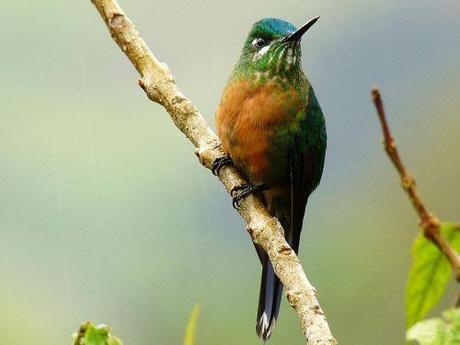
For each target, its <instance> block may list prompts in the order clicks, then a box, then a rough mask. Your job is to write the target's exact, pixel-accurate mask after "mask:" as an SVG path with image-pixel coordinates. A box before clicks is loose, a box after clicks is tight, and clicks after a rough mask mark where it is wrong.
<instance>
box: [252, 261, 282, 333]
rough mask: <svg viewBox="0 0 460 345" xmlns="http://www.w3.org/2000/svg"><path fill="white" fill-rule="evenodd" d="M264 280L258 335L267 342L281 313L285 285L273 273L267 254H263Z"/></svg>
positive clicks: (260, 298) (258, 318)
mask: <svg viewBox="0 0 460 345" xmlns="http://www.w3.org/2000/svg"><path fill="white" fill-rule="evenodd" d="M263 255H264V257H263V258H261V260H262V279H261V282H260V294H259V309H258V311H257V325H256V331H257V335H258V336H259V337H260V338H261V339H262V340H263V341H266V340H267V339H268V338H270V335H271V333H272V330H273V327H274V326H275V323H276V319H277V318H278V314H279V311H280V305H281V298H282V293H283V285H282V284H281V282H280V280H279V279H278V277H277V276H276V274H275V272H274V271H273V267H272V264H271V263H270V260H269V259H268V256H267V254H265V253H263Z"/></svg>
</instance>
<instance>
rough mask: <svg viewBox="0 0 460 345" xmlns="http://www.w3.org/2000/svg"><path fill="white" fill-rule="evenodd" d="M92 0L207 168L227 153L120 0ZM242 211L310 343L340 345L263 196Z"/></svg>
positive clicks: (234, 177) (237, 181) (227, 171)
mask: <svg viewBox="0 0 460 345" xmlns="http://www.w3.org/2000/svg"><path fill="white" fill-rule="evenodd" d="M92 3H93V4H94V6H96V8H97V10H98V11H99V13H100V15H101V17H102V19H103V20H104V22H105V23H106V25H107V28H108V29H109V32H110V34H111V36H112V38H113V39H114V40H115V42H116V43H117V44H118V46H119V47H120V48H121V50H122V51H123V52H124V53H125V55H126V56H127V57H128V59H129V60H130V61H131V63H132V64H133V65H134V67H135V68H136V70H137V71H138V72H139V74H140V76H141V79H140V80H139V85H140V86H141V87H142V89H143V90H144V91H145V93H146V94H147V96H148V98H150V99H151V100H152V101H154V102H156V103H159V104H161V105H162V106H163V107H164V108H165V109H166V110H167V112H168V113H169V115H170V116H171V119H172V120H173V122H174V124H175V125H176V126H177V128H179V129H180V130H181V132H182V133H183V134H184V135H185V136H186V137H187V138H188V139H189V140H190V141H191V142H192V144H193V145H194V147H195V152H196V155H197V156H198V158H199V160H200V162H201V164H202V165H203V166H205V167H206V168H208V169H209V168H210V167H211V165H212V163H213V162H214V160H216V159H217V158H219V157H222V156H223V155H224V152H223V150H222V147H221V145H220V142H219V139H218V138H217V136H216V135H215V134H214V133H213V132H212V130H211V129H210V128H209V127H208V125H207V124H206V122H205V120H204V118H203V117H202V115H201V114H200V113H199V112H198V110H197V109H196V108H195V106H194V105H193V104H192V103H191V101H190V100H189V99H188V98H186V97H185V96H184V95H183V94H182V93H181V92H180V91H179V89H178V88H177V86H176V84H175V80H174V77H173V75H172V73H171V71H170V70H169V69H168V67H167V66H166V65H165V64H164V63H161V62H159V61H158V59H157V58H156V57H155V56H154V55H153V54H152V52H151V51H150V49H149V48H148V47H147V45H146V43H145V42H144V40H143V39H142V38H141V37H140V36H139V33H138V32H137V30H136V29H135V27H134V25H133V23H132V22H131V21H130V20H129V18H128V17H127V16H126V15H125V13H124V12H123V11H122V9H121V8H120V6H119V5H118V4H117V3H116V1H114V0H92ZM219 179H220V181H221V182H222V183H223V185H224V186H225V188H226V189H227V191H229V192H230V191H231V190H232V189H233V188H234V187H235V186H239V185H241V184H242V183H244V180H243V178H242V177H241V176H240V174H239V173H238V171H237V170H236V169H235V168H233V167H232V166H227V167H224V168H223V169H222V170H221V172H220V176H219ZM238 211H239V213H240V215H241V216H242V217H243V218H244V220H245V221H246V223H247V230H248V232H249V234H250V235H251V238H252V240H253V241H254V242H255V243H257V244H259V245H260V246H261V247H262V248H263V249H264V250H265V251H266V252H267V254H268V256H269V258H270V260H271V262H272V263H273V266H274V269H275V272H276V274H277V275H278V277H279V278H280V280H281V282H282V283H283V284H284V286H285V288H286V296H287V299H288V301H289V303H290V305H291V306H292V307H293V308H294V309H295V311H296V312H297V314H298V317H299V320H300V324H301V327H302V331H303V333H304V334H305V338H306V342H307V344H310V345H313V344H314V345H332V344H337V341H336V340H335V339H334V337H333V336H332V334H331V332H330V330H329V325H328V324H327V321H326V317H325V315H324V313H323V311H322V310H321V307H320V305H319V302H318V298H317V296H316V290H315V289H314V287H313V286H312V285H311V284H310V282H309V281H308V279H307V277H306V276H305V272H304V270H303V268H302V265H301V264H300V262H299V259H298V257H297V256H296V254H295V252H294V251H293V250H292V249H291V248H290V247H289V245H288V243H287V242H286V240H285V239H284V236H283V229H282V227H281V225H280V223H279V222H278V220H277V219H276V218H273V217H271V216H270V215H269V213H268V212H267V210H266V209H265V207H264V206H263V204H262V201H261V200H260V199H259V198H257V197H254V196H249V197H248V198H246V199H245V200H243V201H242V202H241V208H240V209H239V210H238Z"/></svg>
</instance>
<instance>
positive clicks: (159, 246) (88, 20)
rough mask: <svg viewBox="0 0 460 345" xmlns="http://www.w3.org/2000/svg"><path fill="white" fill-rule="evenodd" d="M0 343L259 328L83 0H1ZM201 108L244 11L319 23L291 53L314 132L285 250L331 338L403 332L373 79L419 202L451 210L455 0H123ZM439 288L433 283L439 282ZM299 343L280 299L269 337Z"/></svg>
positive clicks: (240, 265) (180, 151) (179, 147)
mask: <svg viewBox="0 0 460 345" xmlns="http://www.w3.org/2000/svg"><path fill="white" fill-rule="evenodd" d="M0 5H1V8H2V20H1V21H0V30H1V33H2V34H1V35H0V45H1V54H0V104H1V112H0V195H1V196H0V344H2V345H3V344H5V345H16V344H17V345H24V344H32V343H33V344H47V345H58V344H59V345H61V344H68V343H69V342H70V334H71V333H72V332H73V330H75V329H76V328H77V327H78V325H79V324H80V322H81V321H83V320H86V319H91V320H92V321H94V322H98V323H99V322H105V323H109V324H110V325H112V326H113V328H114V333H115V334H116V335H118V336H120V337H121V338H122V339H123V340H124V342H125V343H126V344H127V345H130V344H132V345H134V344H136V345H143V344H146V345H147V344H180V343H181V341H182V334H183V331H184V328H185V324H186V321H187V318H188V315H189V312H190V311H191V309H192V307H193V305H194V304H195V303H196V302H200V303H201V305H202V313H201V316H200V320H199V324H198V344H199V345H207V344H226V345H231V344H259V341H258V339H257V338H256V336H255V332H254V327H255V313H256V304H257V294H258V291H259V286H258V285H259V274H260V267H259V263H258V259H257V257H256V255H255V253H254V250H253V246H252V244H251V243H250V241H249V239H248V235H247V233H246V232H245V230H244V224H243V222H242V220H241V219H240V217H239V216H238V215H237V214H236V212H235V211H234V210H233V209H232V207H231V203H230V198H229V196H228V195H227V194H226V193H225V192H224V190H223V187H222V186H221V185H220V184H219V183H218V182H217V180H216V179H215V178H214V177H212V175H211V173H210V172H209V171H207V170H205V169H203V168H202V167H200V166H199V164H198V162H197V161H196V158H195V155H194V154H193V150H192V147H191V145H190V144H189V142H187V141H186V140H184V138H183V137H182V136H181V135H180V134H179V132H178V131H177V130H176V128H174V127H173V124H172V122H171V121H170V119H169V118H168V116H167V114H166V113H165V111H164V110H163V109H162V108H161V107H160V106H158V105H156V104H153V103H152V102H150V101H148V100H147V98H146V97H145V95H144V94H143V92H142V90H141V89H140V88H139V87H138V86H137V83H136V80H137V75H136V73H135V71H134V69H133V68H132V67H131V65H130V64H129V63H128V61H127V60H126V58H125V57H124V56H123V55H122V54H121V52H120V51H119V48H118V47H117V46H115V44H114V43H113V42H112V40H111V39H110V37H109V35H108V33H107V30H106V28H105V26H104V25H103V23H102V21H101V19H100V18H99V15H98V13H97V12H96V10H95V9H94V8H93V6H92V5H91V2H90V1H89V0H87V1H69V0H61V1H49V0H43V1H7V0H0ZM121 5H122V6H124V8H125V10H126V11H127V13H128V15H129V16H130V17H131V19H132V20H133V21H134V22H135V23H136V25H137V28H138V29H139V30H140V32H141V34H142V36H143V37H144V38H145V39H146V41H147V42H148V44H149V45H150V46H151V48H152V50H153V51H154V53H156V54H157V56H158V57H159V58H160V60H162V61H165V62H167V63H168V65H169V66H170V67H171V69H172V70H173V72H174V74H175V76H176V79H177V83H178V85H179V87H180V88H181V89H182V91H183V92H184V93H185V94H186V95H187V96H189V97H190V98H191V99H192V100H193V101H194V102H195V104H196V105H197V106H198V107H199V109H200V110H201V111H202V113H203V114H204V115H205V117H206V118H207V120H208V121H209V122H210V123H213V116H214V110H215V108H216V105H217V102H218V100H219V97H220V93H221V91H222V88H223V85H224V83H225V81H226V78H227V76H228V73H229V71H230V70H231V67H232V64H233V63H234V61H235V60H236V58H237V56H238V54H239V51H240V48H241V45H242V42H243V40H244V38H245V35H246V33H247V31H248V30H249V27H250V25H251V24H252V23H253V22H255V21H256V20H258V19H260V18H262V17H266V16H276V17H281V18H284V19H287V20H289V21H291V22H293V23H295V24H296V25H299V24H302V23H304V22H305V21H306V20H307V19H309V18H310V17H312V16H314V15H321V16H322V18H321V20H320V22H319V23H318V24H317V25H315V27H314V28H313V29H312V30H311V32H309V33H308V35H307V36H306V37H305V38H304V40H303V64H304V67H305V69H306V71H307V73H308V76H309V78H310V80H311V82H312V83H313V85H314V87H315V90H316V94H317V95H318V98H319V100H320V103H321V105H322V108H323V111H324V113H325V115H326V119H327V126H328V132H329V146H328V153H327V160H326V167H325V173H324V176H323V180H322V184H321V186H320V188H319V189H318V191H317V192H316V193H315V194H314V196H312V198H311V199H310V203H309V208H308V211H307V219H306V225H305V230H304V233H303V240H302V246H301V259H302V262H303V264H304V267H305V269H306V271H307V273H308V276H309V278H310V279H311V281H312V283H313V284H314V285H315V286H316V287H317V289H318V291H319V295H320V300H321V303H322V306H323V309H324V310H325V312H326V314H327V316H328V318H329V321H330V325H331V327H332V330H333V332H334V334H335V336H336V337H337V339H338V340H339V341H340V344H344V345H345V344H375V345H379V344H382V345H383V344H401V343H403V337H404V309H403V306H404V304H403V300H404V297H403V292H404V286H405V279H406V273H407V271H408V266H409V262H410V254H409V248H410V245H411V240H412V238H413V237H414V236H415V234H416V231H417V228H416V217H415V214H414V212H413V210H412V209H411V206H410V204H409V202H408V200H406V196H405V195H404V194H403V192H402V191H401V189H400V187H399V182H398V179H397V176H396V173H395V171H394V170H393V167H392V166H391V165H390V162H389V161H388V159H387V157H386V156H385V155H384V153H383V150H382V145H381V135H380V128H379V125H378V122H377V118H376V115H375V112H374V109H373V106H372V104H371V101H370V96H369V91H370V87H371V86H372V85H374V84H379V85H380V86H381V87H382V93H383V97H384V101H385V104H386V107H387V110H388V114H389V120H390V124H391V125H392V127H393V130H394V134H395V136H396V138H397V141H398V144H399V147H400V150H401V154H402V156H403V158H404V159H405V161H406V162H407V164H408V166H409V168H410V170H411V171H412V172H414V174H415V175H416V178H417V181H418V183H419V186H420V190H421V192H422V195H423V197H424V198H425V200H426V202H427V204H428V206H429V207H430V208H431V209H432V210H433V211H434V212H436V213H437V214H438V215H439V216H440V217H441V218H442V219H444V220H458V219H459V218H460V217H459V212H458V211H459V208H458V202H459V201H460V200H459V195H460V181H459V176H460V160H459V154H460V140H459V131H460V120H459V119H460V112H459V109H460V99H459V97H458V95H459V94H460V78H459V76H460V65H459V61H460V29H459V24H460V22H459V19H458V13H460V3H459V2H457V1H452V0H440V1H428V0H420V1H414V0H412V1H396V0H390V1H388V0H387V1H383V0H375V1H364V0H344V1H337V0H336V1H329V0H322V1H320V0H312V1H299V0H287V1H283V2H281V1H276V2H275V1H270V2H267V1H260V0H257V1H251V2H249V1H242V0H233V1H212V0H198V1H193V2H185V1H182V2H180V1H169V0H156V1H145V0H131V1H122V2H121ZM448 298H449V297H448ZM270 344H272V345H279V344H283V345H284V344H303V339H302V336H301V334H300V332H299V326H298V323H297V320H296V315H295V314H294V313H293V312H292V311H291V310H290V308H289V307H288V306H287V303H286V302H283V307H282V312H281V317H280V320H279V322H278V325H277V327H276V330H275V332H274V335H273V337H272V340H271V342H270Z"/></svg>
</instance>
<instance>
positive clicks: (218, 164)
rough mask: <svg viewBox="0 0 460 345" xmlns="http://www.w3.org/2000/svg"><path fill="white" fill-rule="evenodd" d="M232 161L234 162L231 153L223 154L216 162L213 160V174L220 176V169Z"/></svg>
mask: <svg viewBox="0 0 460 345" xmlns="http://www.w3.org/2000/svg"><path fill="white" fill-rule="evenodd" d="M232 163H233V161H232V159H231V158H230V156H229V155H225V156H222V157H220V158H217V159H216V160H215V161H214V162H212V166H211V171H212V174H213V175H215V176H219V172H220V170H221V169H222V168H223V167H224V166H226V165H229V164H232Z"/></svg>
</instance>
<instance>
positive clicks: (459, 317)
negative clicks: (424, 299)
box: [406, 309, 460, 345]
mask: <svg viewBox="0 0 460 345" xmlns="http://www.w3.org/2000/svg"><path fill="white" fill-rule="evenodd" d="M406 338H407V341H411V342H415V344H418V345H459V344H460V309H450V310H447V311H445V312H444V313H443V318H442V319H441V318H435V319H429V320H424V321H420V322H418V323H416V324H415V325H414V326H412V327H411V328H410V329H409V330H408V331H407V336H406Z"/></svg>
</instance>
